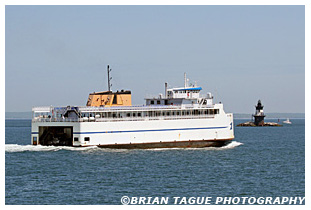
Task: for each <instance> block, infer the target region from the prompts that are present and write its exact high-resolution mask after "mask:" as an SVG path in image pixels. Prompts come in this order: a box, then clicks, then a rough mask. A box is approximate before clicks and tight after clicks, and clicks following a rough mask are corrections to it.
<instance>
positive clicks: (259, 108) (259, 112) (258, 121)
mask: <svg viewBox="0 0 311 210" xmlns="http://www.w3.org/2000/svg"><path fill="white" fill-rule="evenodd" d="M255 107H256V112H255V114H253V117H254V119H255V121H254V124H255V125H256V126H263V125H264V124H265V123H264V118H265V114H264V113H263V105H262V104H261V101H260V100H258V103H257V105H256V106H255Z"/></svg>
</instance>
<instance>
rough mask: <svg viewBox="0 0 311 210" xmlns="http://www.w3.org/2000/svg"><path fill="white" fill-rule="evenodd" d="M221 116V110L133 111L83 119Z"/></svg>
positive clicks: (102, 114)
mask: <svg viewBox="0 0 311 210" xmlns="http://www.w3.org/2000/svg"><path fill="white" fill-rule="evenodd" d="M215 114H219V109H194V110H183V111H182V110H169V111H137V112H135V111H132V112H98V113H83V114H82V117H95V118H123V117H159V116H187V115H189V116H197V115H215Z"/></svg>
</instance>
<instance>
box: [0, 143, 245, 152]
mask: <svg viewBox="0 0 311 210" xmlns="http://www.w3.org/2000/svg"><path fill="white" fill-rule="evenodd" d="M240 145H243V143H241V142H237V141H232V142H231V143H229V144H228V145H226V146H223V147H204V148H185V149H186V150H225V149H233V148H235V147H238V146H240ZM182 149H184V148H155V149H148V150H153V151H163V150H182ZM59 150H70V151H86V150H101V151H106V152H128V151H130V150H126V149H121V150H120V149H104V148H98V147H97V146H90V147H65V146H42V145H18V144H6V145H5V152H25V151H31V152H44V151H59Z"/></svg>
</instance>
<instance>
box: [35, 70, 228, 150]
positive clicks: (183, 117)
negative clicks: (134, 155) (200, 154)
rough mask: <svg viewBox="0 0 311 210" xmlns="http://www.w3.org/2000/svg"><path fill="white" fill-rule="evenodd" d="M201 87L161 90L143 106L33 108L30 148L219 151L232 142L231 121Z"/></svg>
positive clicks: (219, 105) (221, 105)
mask: <svg viewBox="0 0 311 210" xmlns="http://www.w3.org/2000/svg"><path fill="white" fill-rule="evenodd" d="M201 89H202V88H201V87H197V86H192V87H189V86H188V84H187V79H186V76H185V85H184V87H182V88H172V89H167V84H166V85H165V96H163V95H161V94H160V95H159V97H154V98H146V105H143V106H114V107H106V106H105V107H90V106H67V107H52V106H49V107H34V108H33V110H32V111H33V119H32V133H31V135H32V140H31V141H32V144H34V145H36V144H42V145H66V146H94V145H96V146H100V147H108V148H159V147H162V148H166V147H207V146H222V145H225V144H226V143H228V142H230V141H231V140H232V139H233V138H234V133H233V115H232V114H231V113H229V114H228V113H225V112H224V109H223V104H214V103H213V97H212V95H211V94H210V93H207V94H206V95H203V96H201V95H200V91H201Z"/></svg>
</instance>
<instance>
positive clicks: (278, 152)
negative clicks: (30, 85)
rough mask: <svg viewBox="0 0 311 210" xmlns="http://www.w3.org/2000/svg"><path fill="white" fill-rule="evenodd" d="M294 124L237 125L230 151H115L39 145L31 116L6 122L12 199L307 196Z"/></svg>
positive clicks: (301, 137) (298, 125)
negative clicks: (34, 141)
mask: <svg viewBox="0 0 311 210" xmlns="http://www.w3.org/2000/svg"><path fill="white" fill-rule="evenodd" d="M244 121H245V120H235V125H236V124H238V123H241V122H244ZM267 121H274V122H276V120H267ZM291 121H292V122H293V124H292V125H285V126H283V127H235V140H234V141H233V142H232V143H231V144H229V145H227V146H225V147H222V148H203V149H152V150H114V149H100V148H97V147H89V148H71V147H53V146H49V147H47V146H31V145H30V133H31V121H30V120H6V124H5V203H6V204H8V205H10V204H13V205H14V204H80V205H84V204H90V205H92V204H121V202H120V199H121V197H122V196H129V197H134V196H137V197H142V196H143V197H156V196H159V197H222V196H223V197H225V196H227V197H278V196H289V197H295V196H300V197H304V196H305V121H304V119H292V120H291Z"/></svg>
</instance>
